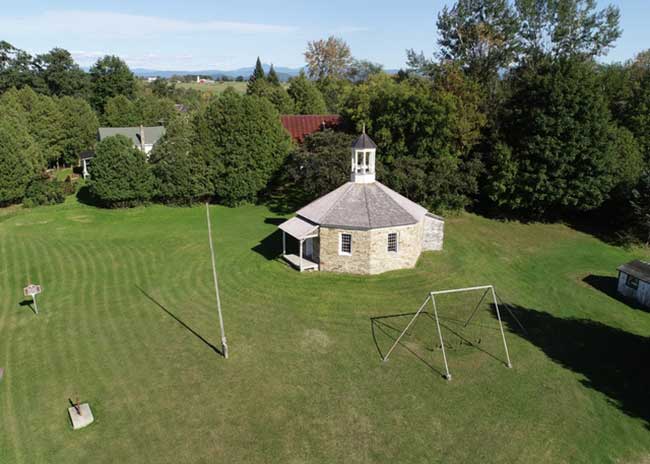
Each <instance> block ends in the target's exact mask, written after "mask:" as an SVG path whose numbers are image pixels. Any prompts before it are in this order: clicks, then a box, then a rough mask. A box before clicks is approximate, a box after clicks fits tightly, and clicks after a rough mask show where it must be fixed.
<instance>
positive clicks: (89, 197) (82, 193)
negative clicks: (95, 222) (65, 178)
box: [77, 185, 101, 208]
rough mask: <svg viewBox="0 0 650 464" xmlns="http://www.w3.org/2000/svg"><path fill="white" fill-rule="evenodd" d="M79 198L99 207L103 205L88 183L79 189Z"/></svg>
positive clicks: (85, 203) (80, 200)
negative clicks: (91, 191)
mask: <svg viewBox="0 0 650 464" xmlns="http://www.w3.org/2000/svg"><path fill="white" fill-rule="evenodd" d="M77 200H78V201H79V203H83V204H84V205H88V206H95V207H97V208H99V207H101V205H100V204H99V202H98V201H97V199H96V198H95V197H94V196H93V194H92V193H90V187H89V186H88V185H84V186H82V187H81V188H80V189H79V191H78V192H77Z"/></svg>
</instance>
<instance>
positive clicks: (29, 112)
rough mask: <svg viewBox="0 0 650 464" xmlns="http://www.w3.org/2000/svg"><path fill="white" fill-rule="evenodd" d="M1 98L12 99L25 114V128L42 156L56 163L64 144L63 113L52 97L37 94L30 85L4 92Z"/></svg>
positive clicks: (50, 163)
mask: <svg viewBox="0 0 650 464" xmlns="http://www.w3.org/2000/svg"><path fill="white" fill-rule="evenodd" d="M1 99H2V100H3V101H5V102H9V101H12V102H13V103H12V104H13V105H18V106H19V107H20V108H22V110H23V111H24V113H25V115H26V126H25V129H27V131H29V133H30V135H31V136H32V137H33V139H34V141H35V142H36V143H37V144H38V146H39V148H40V150H41V154H42V158H43V159H44V160H45V162H47V163H48V164H49V165H50V166H52V165H54V164H56V163H57V162H58V161H59V160H60V158H61V156H62V154H63V145H64V133H63V123H64V121H63V114H61V111H60V110H59V107H58V104H57V103H56V101H55V100H54V99H52V98H51V97H48V96H46V95H39V94H37V93H36V92H35V91H34V90H32V89H31V88H30V87H24V88H22V89H20V90H15V89H12V90H10V91H8V92H5V93H4V94H3V95H2V97H1Z"/></svg>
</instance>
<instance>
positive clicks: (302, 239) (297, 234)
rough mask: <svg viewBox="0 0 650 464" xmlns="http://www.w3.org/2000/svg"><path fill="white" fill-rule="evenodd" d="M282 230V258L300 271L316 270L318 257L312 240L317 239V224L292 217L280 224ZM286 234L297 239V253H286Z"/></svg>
mask: <svg viewBox="0 0 650 464" xmlns="http://www.w3.org/2000/svg"><path fill="white" fill-rule="evenodd" d="M280 230H281V231H282V258H283V259H284V260H285V261H286V262H288V263H289V264H290V265H291V266H293V267H295V268H296V269H298V270H299V271H300V272H302V271H317V270H318V269H319V265H318V257H317V253H316V252H315V247H314V241H315V240H316V239H318V225H316V224H312V223H311V222H309V221H306V220H304V219H301V218H299V217H294V218H291V219H289V220H288V221H285V222H283V223H282V224H280ZM287 235H289V236H291V237H293V238H294V239H296V240H297V241H298V254H293V253H287Z"/></svg>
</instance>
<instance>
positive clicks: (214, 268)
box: [205, 201, 228, 359]
mask: <svg viewBox="0 0 650 464" xmlns="http://www.w3.org/2000/svg"><path fill="white" fill-rule="evenodd" d="M205 214H206V217H207V219H208V238H209V239H210V257H211V259H212V277H213V278H214V293H215V296H216V297H217V312H218V313H219V327H220V328H221V350H222V353H223V357H224V358H226V359H228V342H227V341H226V334H225V332H224V329H223V316H222V315H221V298H220V297H219V280H218V279H217V265H216V262H215V259H214V246H213V245H212V226H211V225H210V205H209V203H208V202H207V201H206V202H205Z"/></svg>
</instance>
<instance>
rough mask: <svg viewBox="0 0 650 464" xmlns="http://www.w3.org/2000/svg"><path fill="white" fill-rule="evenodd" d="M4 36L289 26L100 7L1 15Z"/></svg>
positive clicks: (115, 35)
mask: <svg viewBox="0 0 650 464" xmlns="http://www.w3.org/2000/svg"><path fill="white" fill-rule="evenodd" d="M0 30H1V31H2V32H3V35H5V36H13V35H20V36H24V35H31V34H36V35H44V34H76V35H80V36H84V35H86V36H88V37H94V38H104V39H137V38H151V37H159V36H163V35H167V34H191V33H197V32H198V33H200V32H228V33H235V34H259V33H286V32H292V31H295V30H296V28H295V27H292V26H284V25H276V24H260V23H247V22H236V21H219V20H208V21H187V20H180V19H169V18H161V17H157V16H141V15H132V14H124V13H112V12H103V11H80V10H70V11H46V12H44V13H42V14H39V15H34V16H26V17H14V18H8V17H0Z"/></svg>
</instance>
